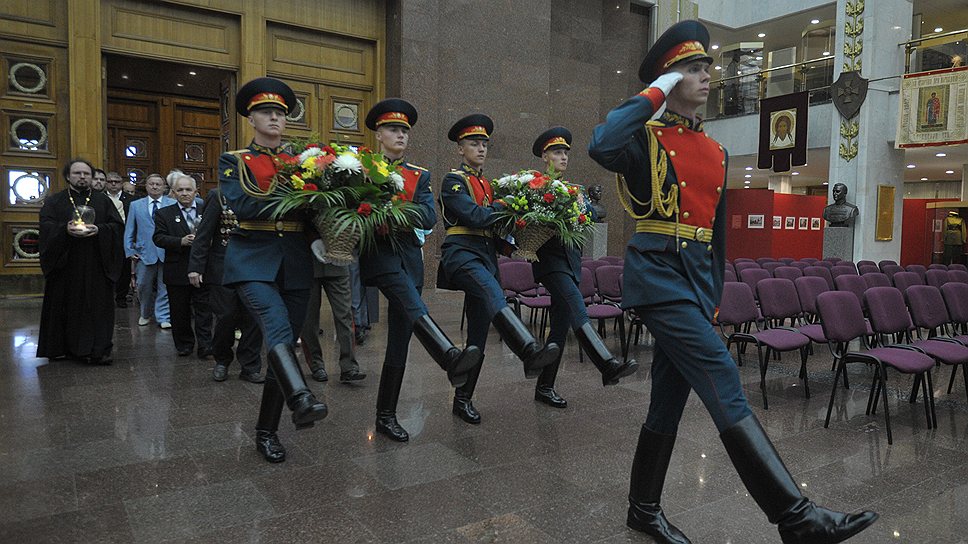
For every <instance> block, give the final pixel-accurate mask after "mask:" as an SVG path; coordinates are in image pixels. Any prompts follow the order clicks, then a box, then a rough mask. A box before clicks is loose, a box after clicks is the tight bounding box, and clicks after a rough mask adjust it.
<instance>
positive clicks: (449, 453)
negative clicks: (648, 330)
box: [0, 292, 968, 543]
mask: <svg viewBox="0 0 968 544" xmlns="http://www.w3.org/2000/svg"><path fill="white" fill-rule="evenodd" d="M426 298H427V300H428V303H429V305H430V308H431V311H432V312H433V313H434V315H435V316H436V318H437V320H438V321H439V322H440V323H442V324H443V325H444V328H445V329H446V331H447V332H448V334H450V335H451V337H452V338H455V339H456V338H462V334H461V332H460V330H459V323H460V315H459V311H460V307H461V304H460V301H461V299H460V296H459V295H455V294H453V293H444V292H440V293H436V294H429V295H428V296H427V297H426ZM324 306H325V303H324ZM39 314H40V301H39V300H29V301H2V302H0V350H2V351H0V373H2V376H3V379H2V381H0V423H2V425H0V429H2V436H3V438H4V439H3V440H2V441H0V541H2V542H55V541H56V542H140V543H144V542H159V541H163V540H174V541H192V542H205V543H211V542H232V543H239V542H320V543H336V542H339V543H355V542H386V543H398V542H425V543H448V542H510V543H532V542H535V543H543V542H574V543H588V542H610V543H617V542H650V539H649V538H647V537H645V536H642V535H638V534H634V533H632V532H631V531H629V530H627V529H626V528H625V525H624V521H625V506H626V495H627V493H628V489H627V481H628V473H629V467H630V464H631V457H632V452H633V448H634V444H635V440H636V437H637V435H638V430H639V426H640V425H641V423H642V421H643V420H644V416H645V411H646V408H647V406H648V402H649V386H650V380H649V373H648V369H649V362H650V360H651V356H652V355H651V354H652V352H651V349H650V348H649V347H648V346H646V345H644V344H643V345H639V346H634V347H633V354H634V355H635V356H636V357H637V358H638V359H639V361H640V362H642V363H643V365H642V370H641V371H640V372H639V374H638V375H637V376H635V377H633V378H631V379H627V380H625V381H624V382H623V384H622V385H620V386H618V387H609V388H602V386H601V381H600V380H599V378H598V376H597V374H596V371H595V370H594V368H593V367H592V366H591V364H589V363H588V362H587V361H586V362H585V363H579V362H578V352H577V351H576V348H575V342H574V340H573V339H572V340H571V341H570V342H569V344H568V347H567V350H566V352H565V357H564V363H563V369H562V371H561V373H560V375H559V378H558V391H559V392H560V393H561V394H562V395H563V396H564V397H565V398H566V399H567V400H568V408H567V409H566V410H556V409H553V408H549V407H546V406H544V405H539V404H537V403H536V402H534V400H532V388H533V387H534V382H533V381H526V380H525V379H524V378H523V375H522V372H521V367H520V363H519V362H518V361H517V360H516V359H514V357H513V356H512V355H511V354H510V352H509V351H508V350H507V349H506V348H505V347H503V346H502V345H501V344H500V343H499V342H498V338H497V335H496V333H493V332H492V334H491V337H490V339H489V346H488V350H487V359H486V362H485V369H484V372H483V375H482V377H481V382H480V386H479V388H478V392H477V394H476V395H475V404H476V406H477V407H478V409H479V410H480V411H481V414H482V417H483V424H482V425H480V426H470V425H467V424H464V423H462V422H460V421H459V420H457V419H456V418H455V417H454V416H452V415H451V413H450V403H451V395H452V392H451V390H450V388H449V387H448V383H447V379H446V376H445V375H444V374H443V373H442V372H440V370H439V369H438V368H437V367H436V365H434V364H433V363H432V361H430V359H429V357H428V356H427V354H426V353H425V352H424V351H423V348H421V347H420V346H419V344H417V343H416V342H414V343H413V346H412V349H411V360H410V364H409V367H408V369H407V375H406V378H405V381H404V390H403V394H402V398H401V401H400V410H399V416H400V420H401V423H402V424H403V426H404V427H406V428H407V430H408V431H409V432H410V436H411V441H410V443H409V444H397V443H394V442H390V441H388V440H386V439H385V438H383V437H381V436H377V435H374V432H373V421H374V415H375V396H376V390H377V384H378V381H379V377H378V375H379V368H380V365H381V364H382V356H383V349H384V346H385V334H386V329H385V324H383V323H378V324H376V325H375V326H374V329H373V331H372V332H371V334H370V336H369V338H368V340H367V341H366V343H365V344H364V345H363V346H361V347H360V348H359V360H360V361H361V363H362V365H363V367H364V370H365V371H366V372H368V373H369V377H368V378H367V379H366V380H365V381H363V382H361V385H358V386H348V385H340V384H338V383H334V382H330V383H329V384H327V385H321V384H317V383H315V382H310V384H311V387H312V388H313V389H314V390H315V391H316V392H317V393H318V394H319V395H321V397H322V398H324V399H325V401H326V402H327V403H328V404H329V406H330V410H331V412H330V416H329V418H328V419H326V420H325V421H324V422H322V424H319V425H316V427H315V428H313V429H310V430H306V431H299V432H295V431H294V430H293V429H292V428H291V426H289V425H286V423H287V419H288V417H284V418H283V423H284V425H283V430H282V432H281V433H280V435H281V438H282V440H283V443H284V444H285V445H286V447H287V448H288V450H289V459H288V461H287V462H285V463H283V464H281V465H269V464H267V463H265V462H263V461H262V460H261V458H259V457H258V455H257V454H256V452H255V449H254V447H253V443H252V436H253V425H254V421H255V415H256V411H257V407H258V399H259V394H260V387H261V386H256V385H252V384H249V383H246V382H243V381H241V380H238V379H230V380H228V381H226V382H224V383H216V382H213V381H212V379H211V367H212V362H211V361H200V360H198V359H195V358H179V357H175V350H174V347H173V345H172V343H171V338H170V333H169V332H166V331H161V330H160V329H158V328H157V327H156V326H154V325H151V326H147V327H138V326H137V325H136V322H137V314H136V312H135V310H133V309H128V310H118V312H117V333H116V338H115V345H116V349H115V363H114V365H113V366H110V367H84V366H80V365H78V364H75V363H71V362H65V361H54V362H48V361H46V360H42V359H36V358H34V356H33V355H34V351H35V348H36V346H35V342H36V338H37V322H38V319H39ZM322 315H323V319H324V321H323V328H324V329H325V330H326V331H327V333H326V334H324V335H323V340H324V349H325V350H326V354H327V356H328V360H327V365H328V367H329V368H328V369H329V371H330V375H331V376H334V375H338V374H337V370H338V369H337V367H336V364H335V351H336V347H335V345H334V342H333V339H332V338H331V331H332V327H331V326H330V324H329V323H328V322H327V321H326V317H327V316H328V315H329V311H328V309H327V308H325V307H324V310H323V314H322ZM384 315H385V313H384ZM610 328H611V327H609V329H610ZM607 341H608V342H609V343H610V345H612V346H613V347H614V349H615V350H616V351H617V350H618V338H617V336H615V335H614V334H610V335H609V337H608V339H607ZM795 359H796V358H795V357H794V356H792V355H787V356H785V358H784V361H783V362H782V363H775V364H774V365H773V366H772V367H771V370H770V372H769V395H770V407H771V408H770V410H769V411H764V410H762V408H761V406H762V403H761V397H760V394H759V388H758V381H759V376H758V372H757V370H756V369H755V365H750V364H747V365H745V366H744V367H742V368H741V369H740V371H741V373H742V376H743V379H744V383H746V384H747V394H748V396H749V398H750V400H751V402H752V404H753V406H754V409H755V411H756V413H757V415H758V416H759V417H760V419H761V421H762V423H763V425H764V426H765V427H766V429H767V430H768V432H769V433H770V435H771V436H772V437H773V439H774V440H775V442H776V445H777V448H778V449H779V451H780V452H781V454H782V455H783V457H784V459H785V460H786V463H787V465H788V466H789V468H790V470H791V471H792V472H793V474H794V475H795V477H796V478H797V480H798V481H799V482H802V485H803V487H804V490H805V491H806V492H807V493H808V494H809V495H810V496H811V497H812V498H814V499H815V500H817V501H818V502H822V503H823V504H825V505H826V506H830V507H834V508H842V509H848V510H849V509H857V508H871V509H874V510H876V511H878V512H880V514H881V520H880V521H879V522H878V523H877V524H876V525H875V526H874V527H873V528H872V529H871V530H868V531H867V532H865V533H863V534H862V535H860V536H858V537H857V538H855V539H854V540H853V541H852V542H867V543H884V542H917V543H925V542H932V543H933V542H938V543H951V542H965V536H964V535H966V534H968V518H966V517H965V515H964V505H965V504H966V503H968V448H966V446H968V440H966V437H968V410H966V402H965V392H964V390H963V388H962V387H961V386H960V384H959V383H956V387H955V390H954V391H953V392H952V393H951V394H950V395H947V394H945V392H944V389H945V387H944V385H946V383H947V377H948V372H949V371H948V369H942V370H941V371H940V372H938V373H937V374H936V378H935V388H936V391H935V394H936V396H937V399H938V406H937V410H938V420H939V428H938V429H937V430H928V429H926V428H925V427H926V426H925V421H924V413H923V411H922V409H921V408H922V407H921V405H920V403H919V404H915V405H910V404H908V403H907V401H906V397H905V395H906V393H907V391H909V390H910V385H911V382H910V381H909V380H908V379H907V378H906V377H896V376H895V375H892V376H891V380H893V381H892V383H891V385H890V392H891V395H892V399H891V403H890V408H891V416H892V423H893V429H894V445H893V446H888V445H887V437H886V434H885V432H884V427H883V418H882V417H873V416H866V415H865V414H864V409H865V405H866V401H867V392H868V391H869V389H868V385H869V383H868V381H869V380H868V374H867V371H866V370H865V369H861V368H857V369H854V370H853V371H852V372H853V374H852V376H853V378H854V379H853V382H852V388H851V390H850V391H849V392H848V393H846V394H843V395H841V396H840V398H839V399H838V401H837V403H836V405H835V410H834V416H833V421H832V423H831V425H830V428H829V429H824V428H823V416H824V414H825V411H826V405H827V400H828V398H829V392H830V379H831V372H830V355H829V353H828V352H827V350H826V348H824V347H818V348H817V349H816V353H815V355H813V356H812V357H811V359H810V378H811V382H812V387H811V392H812V393H813V398H811V399H810V400H806V399H804V398H803V395H802V388H801V387H798V385H797V382H798V380H797V379H796V369H797V366H798V363H796V362H795ZM230 370H231V371H232V372H231V375H232V376H233V378H234V375H235V374H236V373H237V372H238V367H234V368H232V369H230ZM957 382H961V380H958V381H957ZM663 500H664V505H665V509H666V511H667V513H668V514H669V515H670V516H671V518H672V521H673V522H674V523H677V524H678V525H679V527H681V528H682V529H683V530H684V532H685V533H686V534H687V535H689V536H690V538H692V539H693V542H697V543H701V542H713V543H726V542H733V543H758V542H778V541H779V539H778V537H777V534H776V532H775V530H774V529H773V528H772V527H771V526H770V525H769V524H768V523H767V521H766V519H765V518H764V516H763V515H762V514H761V513H760V512H759V510H758V508H757V507H756V505H755V503H754V502H753V500H752V499H751V498H750V497H749V496H748V495H747V494H746V491H745V489H744V488H743V486H742V483H741V482H740V481H739V478H738V477H737V475H736V473H735V472H734V471H733V469H732V467H731V465H730V464H729V462H728V459H727V457H726V454H725V452H724V451H723V448H722V446H721V444H720V442H719V439H718V437H717V435H716V432H715V429H714V427H713V425H712V422H711V420H710V419H709V417H708V415H707V414H706V411H705V409H704V408H703V406H702V405H701V404H700V403H699V402H698V400H697V399H696V397H695V396H693V397H691V399H690V403H689V406H688V407H687V409H686V414H685V416H684V419H683V422H682V426H681V431H680V438H679V442H678V443H677V447H676V451H675V454H674V458H673V461H672V467H671V468H670V471H669V476H668V479H667V482H666V488H665V493H664V498H663Z"/></svg>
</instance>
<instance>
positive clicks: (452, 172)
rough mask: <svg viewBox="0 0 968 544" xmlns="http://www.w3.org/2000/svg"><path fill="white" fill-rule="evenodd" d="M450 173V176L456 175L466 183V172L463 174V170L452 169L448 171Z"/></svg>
mask: <svg viewBox="0 0 968 544" xmlns="http://www.w3.org/2000/svg"><path fill="white" fill-rule="evenodd" d="M450 173H451V174H457V175H458V176H460V177H461V178H463V180H464V181H467V172H465V171H463V170H461V169H459V168H454V169H453V170H451V171H450Z"/></svg>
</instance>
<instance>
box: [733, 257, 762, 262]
mask: <svg viewBox="0 0 968 544" xmlns="http://www.w3.org/2000/svg"><path fill="white" fill-rule="evenodd" d="M755 262H756V261H754V260H753V259H750V258H749V257H738V258H736V259H733V264H736V263H755Z"/></svg>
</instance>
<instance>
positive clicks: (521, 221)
mask: <svg viewBox="0 0 968 544" xmlns="http://www.w3.org/2000/svg"><path fill="white" fill-rule="evenodd" d="M514 226H515V227H517V228H519V229H523V228H524V227H526V226H528V223H527V222H525V220H524V219H518V220H517V221H515V222H514Z"/></svg>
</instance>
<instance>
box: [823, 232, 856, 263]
mask: <svg viewBox="0 0 968 544" xmlns="http://www.w3.org/2000/svg"><path fill="white" fill-rule="evenodd" d="M827 257H838V258H840V259H843V260H845V261H853V260H854V227H827V228H825V229H824V231H823V258H824V259H826V258H827Z"/></svg>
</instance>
